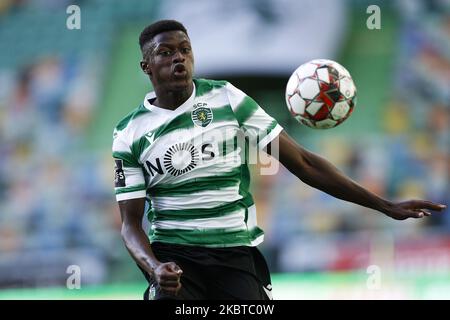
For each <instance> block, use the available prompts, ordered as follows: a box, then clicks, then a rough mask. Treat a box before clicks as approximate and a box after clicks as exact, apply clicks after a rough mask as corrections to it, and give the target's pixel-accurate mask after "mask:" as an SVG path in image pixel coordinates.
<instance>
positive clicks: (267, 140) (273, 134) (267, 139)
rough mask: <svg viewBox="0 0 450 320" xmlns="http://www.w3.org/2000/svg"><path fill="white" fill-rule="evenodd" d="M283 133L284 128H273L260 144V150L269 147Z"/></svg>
mask: <svg viewBox="0 0 450 320" xmlns="http://www.w3.org/2000/svg"><path fill="white" fill-rule="evenodd" d="M281 131H283V127H282V126H280V125H279V124H277V125H276V126H275V128H273V129H272V130H271V131H270V132H269V133H268V134H267V136H265V137H264V138H263V139H261V141H260V142H259V144H258V147H259V148H260V149H264V147H265V146H267V145H268V144H269V143H270V142H271V141H272V140H273V139H275V138H276V137H278V136H279V134H280V133H281Z"/></svg>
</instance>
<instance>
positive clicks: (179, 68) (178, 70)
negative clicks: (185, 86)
mask: <svg viewBox="0 0 450 320" xmlns="http://www.w3.org/2000/svg"><path fill="white" fill-rule="evenodd" d="M173 75H174V76H175V77H177V78H178V77H182V78H184V77H186V75H187V70H186V67H185V66H184V65H183V64H181V63H179V64H176V65H175V67H174V68H173Z"/></svg>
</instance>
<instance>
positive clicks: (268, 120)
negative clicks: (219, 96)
mask: <svg viewBox="0 0 450 320" xmlns="http://www.w3.org/2000/svg"><path fill="white" fill-rule="evenodd" d="M226 87H227V94H228V99H229V101H230V105H231V108H232V109H233V112H234V114H235V116H236V119H237V121H238V123H239V126H240V127H241V128H242V129H243V131H244V132H245V134H246V135H247V136H248V137H249V138H251V139H254V141H256V143H257V144H258V147H259V148H260V149H262V148H264V147H265V146H266V145H267V144H269V142H271V141H272V140H273V139H275V138H276V137H277V136H278V135H279V134H280V132H281V131H282V130H283V128H282V127H281V126H280V125H279V124H278V122H277V121H276V120H275V119H274V118H272V117H271V116H269V115H268V114H267V113H266V112H265V111H264V110H263V108H261V107H260V106H259V105H258V103H256V101H255V100H253V99H252V98H251V97H249V96H248V95H246V94H245V93H244V92H243V91H241V90H239V89H238V88H236V87H235V86H233V85H232V84H231V83H227V85H226Z"/></svg>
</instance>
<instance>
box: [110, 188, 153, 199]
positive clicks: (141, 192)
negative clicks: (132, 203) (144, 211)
mask: <svg viewBox="0 0 450 320" xmlns="http://www.w3.org/2000/svg"><path fill="white" fill-rule="evenodd" d="M145 197H146V192H145V190H139V191H132V192H126V193H119V194H116V200H117V201H123V200H130V199H138V198H145Z"/></svg>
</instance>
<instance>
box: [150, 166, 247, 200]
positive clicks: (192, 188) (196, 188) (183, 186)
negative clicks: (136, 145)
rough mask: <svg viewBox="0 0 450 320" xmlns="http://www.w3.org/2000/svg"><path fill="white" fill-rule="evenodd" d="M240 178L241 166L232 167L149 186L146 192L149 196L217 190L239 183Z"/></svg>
mask: <svg viewBox="0 0 450 320" xmlns="http://www.w3.org/2000/svg"><path fill="white" fill-rule="evenodd" d="M240 180H241V168H240V167H237V168H234V169H233V170H232V171H230V172H226V173H224V174H221V175H217V176H209V177H202V178H193V179H190V180H187V181H183V182H179V183H172V184H161V185H158V186H157V187H153V188H150V189H149V190H148V193H149V194H150V196H152V197H153V196H179V195H185V194H190V193H195V192H201V191H205V190H218V189H222V188H226V187H231V186H234V185H236V184H237V183H239V182H240Z"/></svg>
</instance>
